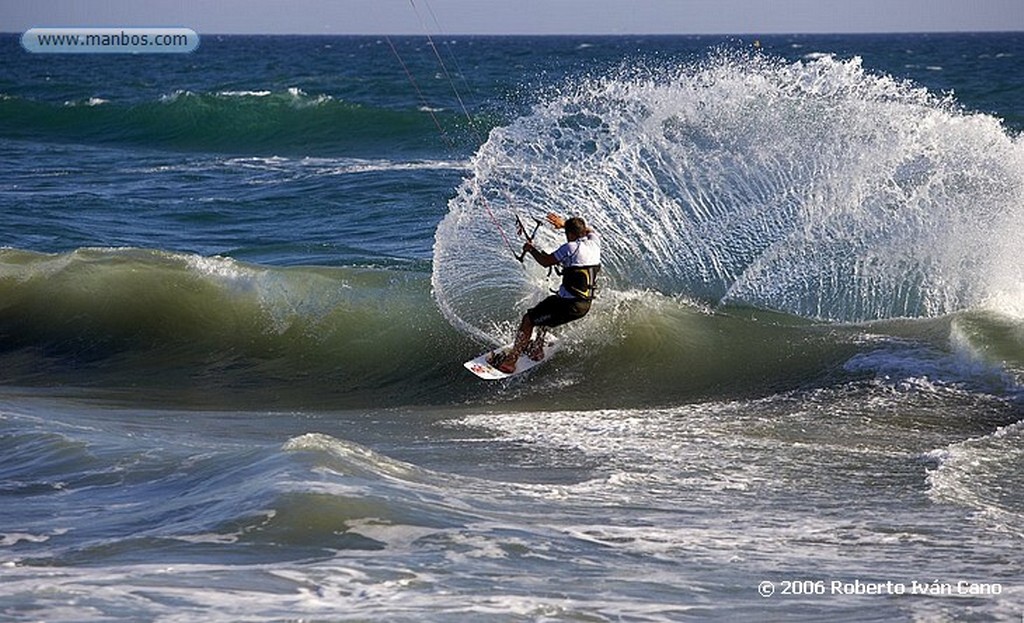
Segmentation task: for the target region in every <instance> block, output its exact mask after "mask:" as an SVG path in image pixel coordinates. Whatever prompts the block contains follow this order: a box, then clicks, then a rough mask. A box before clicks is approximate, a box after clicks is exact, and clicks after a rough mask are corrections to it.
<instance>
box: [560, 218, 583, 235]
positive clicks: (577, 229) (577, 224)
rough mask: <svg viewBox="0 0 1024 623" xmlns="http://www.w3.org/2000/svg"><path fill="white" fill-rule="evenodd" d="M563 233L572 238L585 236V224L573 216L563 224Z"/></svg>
mask: <svg viewBox="0 0 1024 623" xmlns="http://www.w3.org/2000/svg"><path fill="white" fill-rule="evenodd" d="M565 231H567V232H568V233H570V234H573V235H574V236H585V235H586V234H587V231H588V230H587V223H586V222H585V221H584V220H583V219H582V218H580V217H578V216H574V217H572V218H571V219H569V220H567V221H566V222H565Z"/></svg>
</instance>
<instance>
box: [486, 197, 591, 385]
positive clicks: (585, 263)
mask: <svg viewBox="0 0 1024 623" xmlns="http://www.w3.org/2000/svg"><path fill="white" fill-rule="evenodd" d="M547 219H548V222H549V223H551V224H552V225H553V226H554V227H555V229H563V228H564V229H565V240H566V242H565V244H563V245H562V246H560V247H558V248H557V249H555V251H554V252H553V253H545V252H544V251H541V250H539V249H537V248H536V247H534V246H533V243H532V242H529V241H528V242H526V243H525V244H523V251H524V252H526V253H529V254H530V256H531V257H532V258H533V259H534V260H535V261H536V262H537V263H538V264H540V265H541V266H544V267H551V266H560V267H561V274H562V285H561V287H559V288H558V292H557V293H556V294H552V295H551V296H549V297H547V298H545V299H544V300H543V301H541V302H540V303H538V304H537V305H536V306H534V307H531V308H530V309H529V310H527V312H526V314H524V315H523V320H522V322H521V323H520V325H519V329H518V331H517V332H516V338H515V343H514V344H513V346H512V350H510V351H509V352H508V353H507V354H506V355H504V356H501V355H495V360H494V361H492V362H491V363H492V365H494V366H495V367H496V368H498V369H499V370H501V371H502V372H505V373H506V374H511V373H512V372H515V370H516V362H517V361H518V360H519V356H520V355H521V354H522V353H523V352H524V351H525V352H526V354H527V356H529V357H530V358H531V359H534V360H535V361H536V360H540V359H542V358H543V357H544V334H545V332H546V331H547V329H548V328H550V327H557V326H559V325H563V324H565V323H567V322H572V321H573V320H579V319H580V318H582V317H584V316H586V315H587V312H589V311H590V302H591V301H592V300H594V281H595V280H596V278H597V273H598V272H599V271H600V270H601V237H600V236H599V235H598V234H597V232H595V231H594V230H592V229H590V228H589V227H587V224H586V222H584V220H583V219H582V218H580V217H572V218H570V219H564V218H562V217H561V216H559V215H557V214H554V213H549V214H548V215H547ZM534 327H539V330H538V335H537V339H535V340H534V339H533V329H534Z"/></svg>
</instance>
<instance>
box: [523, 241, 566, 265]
mask: <svg viewBox="0 0 1024 623" xmlns="http://www.w3.org/2000/svg"><path fill="white" fill-rule="evenodd" d="M523 251H526V252H527V253H529V254H530V257H532V258H533V259H534V260H535V261H536V262H537V263H538V264H540V265H541V266H543V267H544V268H547V267H549V266H554V265H556V264H558V260H556V259H555V256H554V255H551V254H550V253H545V252H544V251H541V250H540V249H538V248H537V247H535V246H533V243H532V242H527V243H524V244H523Z"/></svg>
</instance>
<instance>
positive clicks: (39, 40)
mask: <svg viewBox="0 0 1024 623" xmlns="http://www.w3.org/2000/svg"><path fill="white" fill-rule="evenodd" d="M21 46H22V47H23V48H25V50H27V51H29V52H32V53H35V54H111V53H113V54H116V53H130V54H138V53H184V52H192V51H194V50H195V49H196V48H197V47H199V35H197V34H196V33H195V31H194V30H192V29H189V28H31V29H29V30H27V31H25V34H23V35H22V36H21Z"/></svg>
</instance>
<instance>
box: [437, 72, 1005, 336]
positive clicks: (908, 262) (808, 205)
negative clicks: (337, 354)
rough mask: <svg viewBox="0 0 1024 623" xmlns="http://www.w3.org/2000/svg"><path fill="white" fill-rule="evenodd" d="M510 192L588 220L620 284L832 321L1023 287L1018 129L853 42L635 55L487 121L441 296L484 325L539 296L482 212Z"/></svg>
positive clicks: (440, 247)
mask: <svg viewBox="0 0 1024 623" xmlns="http://www.w3.org/2000/svg"><path fill="white" fill-rule="evenodd" d="M507 197H515V199H516V201H518V202H519V205H518V206H516V208H517V209H518V210H519V211H520V212H524V213H532V214H542V213H544V212H547V211H555V212H560V213H566V214H580V215H582V216H584V217H586V218H587V220H588V221H589V222H592V223H593V224H594V225H595V226H596V227H597V229H599V230H600V231H601V232H602V234H603V235H604V240H605V251H604V259H605V271H604V275H606V277H605V279H606V285H607V284H608V281H607V280H610V282H611V285H613V286H615V287H617V288H623V289H625V288H628V289H652V290H657V291H660V292H663V293H666V294H684V295H687V296H690V297H696V298H699V299H703V300H707V301H710V302H712V303H742V304H750V305H755V306H759V307H765V308H769V309H776V310H780V311H785V312H788V313H792V314H796V315H800V316H805V317H810V318H820V319H828V320H837V321H861V320H870V319H879V318H892V317H921V316H935V315H941V314H945V313H949V312H952V311H956V310H959V309H964V308H970V307H975V306H980V305H983V304H985V303H986V302H988V301H991V300H994V299H995V298H996V297H998V298H1000V300H1001V301H1003V304H1005V303H1006V301H1011V302H1012V301H1021V300H1024V298H1022V289H1021V284H1022V283H1024V271H1022V268H1021V262H1020V261H1019V258H1020V257H1022V256H1024V241H1022V240H1021V238H1020V236H1019V232H1020V231H1022V227H1024V143H1022V141H1021V139H1020V138H1019V137H1013V136H1010V135H1009V134H1008V133H1007V131H1006V130H1005V129H1004V128H1003V127H1002V125H1001V123H1000V121H999V120H998V119H995V118H993V117H991V116H988V115H983V114H972V113H969V112H965V111H962V110H960V109H959V108H958V107H957V106H956V104H955V102H954V101H953V99H952V98H951V97H944V98H943V97H938V96H936V95H934V94H930V93H928V92H927V91H926V90H924V89H922V88H920V87H917V86H915V85H913V84H911V83H908V82H901V81H898V80H895V79H893V78H891V77H888V76H880V75H876V74H872V73H870V72H868V71H865V70H864V69H863V67H862V66H861V62H860V59H856V58H855V59H852V60H846V61H840V60H836V59H834V58H832V57H822V58H817V59H813V60H810V61H802V62H796V63H792V64H785V63H783V62H781V61H775V60H772V59H767V58H764V57H760V56H754V57H748V56H735V55H728V54H726V55H721V56H718V57H716V58H713V59H711V60H708V61H705V62H704V63H702V64H700V65H699V66H695V67H685V68H682V69H679V68H674V69H671V70H664V69H661V70H657V71H650V70H646V69H645V70H642V71H641V70H637V69H632V70H630V71H624V72H620V73H618V74H616V75H614V76H611V77H606V78H602V79H588V80H582V81H580V82H578V83H573V84H569V85H566V86H564V87H563V88H562V89H561V90H559V91H558V92H556V93H553V94H550V95H548V96H547V97H545V98H543V101H541V102H540V103H539V104H537V105H536V106H535V107H534V109H533V111H532V112H531V114H529V115H527V116H524V117H522V118H520V119H517V120H516V121H515V122H513V123H512V124H511V125H509V126H507V127H504V128H498V129H496V130H494V131H493V132H492V133H491V136H490V138H489V140H488V141H487V143H486V144H485V145H483V146H482V147H481V149H480V150H479V152H478V153H477V154H476V156H475V158H474V160H473V175H472V176H471V177H470V178H468V179H466V180H465V181H464V182H463V184H462V186H461V187H460V188H459V191H458V194H457V196H456V197H455V198H453V199H452V200H451V202H450V204H449V208H450V211H449V214H448V216H447V217H446V218H445V219H444V221H443V222H442V223H441V225H440V226H439V227H438V230H437V236H436V244H435V255H434V275H433V283H434V290H435V295H436V297H437V300H438V302H439V304H440V306H441V308H442V310H443V311H444V313H445V314H446V315H447V316H448V317H449V318H450V319H451V320H452V321H453V323H455V324H456V325H457V326H462V327H465V328H468V330H469V331H470V332H472V333H475V334H477V335H481V336H486V335H494V328H495V327H497V326H499V325H500V324H501V323H502V322H507V321H508V320H509V319H510V318H515V317H518V315H519V313H521V311H522V308H523V306H524V304H525V303H528V302H530V300H531V299H534V298H537V297H539V295H540V294H543V293H544V290H543V287H542V285H541V284H543V279H542V278H541V277H540V273H538V272H533V273H529V274H527V273H524V272H523V271H522V269H521V268H520V267H519V266H518V264H516V263H515V261H514V260H511V259H510V258H509V257H508V251H507V249H506V248H504V246H502V244H501V241H500V240H499V239H497V238H496V234H495V233H494V232H493V231H492V230H493V227H492V225H491V223H490V222H489V220H488V219H487V218H486V217H485V216H484V207H483V203H484V201H485V200H486V201H487V202H489V203H490V205H491V206H495V207H497V211H498V212H499V217H504V218H507V219H508V220H509V221H511V220H512V218H513V216H512V213H513V207H512V206H509V205H508V201H507V200H506V198H507ZM502 211H504V212H505V214H501V212H502ZM549 243H550V244H551V245H552V246H553V245H554V244H556V239H554V238H552V239H550V240H549Z"/></svg>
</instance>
